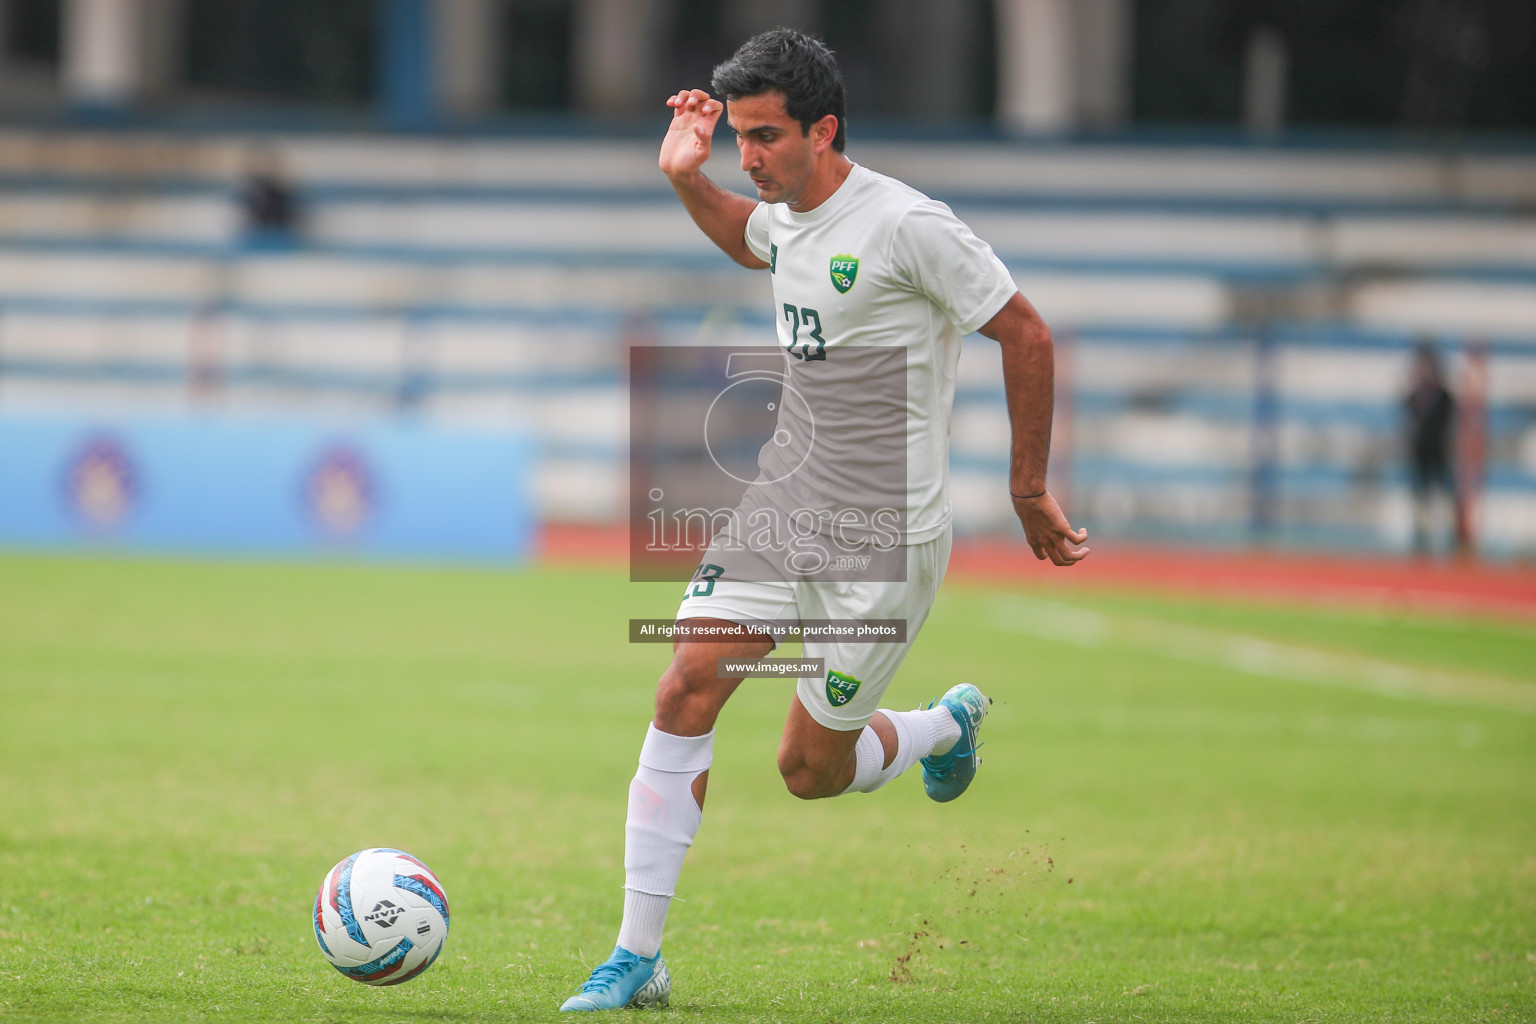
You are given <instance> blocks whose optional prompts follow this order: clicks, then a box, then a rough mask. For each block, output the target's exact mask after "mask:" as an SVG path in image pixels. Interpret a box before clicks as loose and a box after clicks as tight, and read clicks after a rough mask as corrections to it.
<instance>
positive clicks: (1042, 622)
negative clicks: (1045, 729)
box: [992, 595, 1536, 714]
mask: <svg viewBox="0 0 1536 1024" xmlns="http://www.w3.org/2000/svg"><path fill="white" fill-rule="evenodd" d="M992 624H993V625H994V626H996V627H997V628H998V629H1001V630H1005V631H1007V632H1011V633H1027V634H1029V635H1031V636H1037V637H1041V638H1043V639H1046V640H1056V641H1060V642H1061V643H1068V644H1074V645H1076V646H1078V647H1088V648H1108V647H1119V648H1128V649H1132V650H1139V651H1145V652H1148V653H1151V654H1159V655H1163V656H1165V657H1170V658H1177V659H1180V660H1182V661H1193V662H1200V663H1202V664H1207V665H1219V666H1221V667H1223V668H1229V669H1233V670H1235V671H1239V672H1247V673H1249V674H1251V675H1256V676H1264V677H1266V678H1269V679H1283V680H1286V681H1287V682H1302V683H1313V684H1317V685H1322V686H1341V687H1347V688H1349V689H1355V690H1365V691H1368V692H1371V693H1379V694H1383V695H1385V696H1389V697H1398V698H1401V699H1404V700H1425V701H1434V702H1437V703H1453V704H1477V705H1481V706H1484V707H1497V708H1503V709H1505V710H1510V711H1522V712H1526V713H1529V714H1536V685H1531V686H1527V685H1522V684H1520V683H1517V682H1513V681H1511V680H1507V679H1497V678H1493V677H1490V676H1478V675H1467V674H1462V673H1453V672H1437V671H1433V670H1429V669H1419V668H1412V667H1410V666H1407V665H1398V664H1394V663H1392V662H1389V661H1379V660H1377V659H1375V658H1365V657H1360V656H1359V655H1353V654H1336V653H1334V652H1332V651H1320V650H1317V649H1316V648H1312V647H1300V646H1296V645H1294V644H1282V643H1276V642H1275V641H1273V640H1264V639H1262V638H1260V637H1256V636H1248V635H1247V634H1244V633H1227V632H1224V631H1222V630H1216V629H1206V628H1204V627H1201V626H1186V625H1183V624H1180V623H1173V622H1159V621H1157V620H1156V619H1144V618H1139V617H1135V616H1129V615H1109V614H1105V613H1103V612H1096V611H1091V610H1089V609H1087V608H1076V607H1073V606H1072V605H1068V604H1061V603H1059V602H1057V601H1046V600H1042V599H1040V598H1032V597H1022V596H1018V595H1009V596H1006V597H1000V598H998V599H997V601H996V603H995V605H994V608H993V614H992Z"/></svg>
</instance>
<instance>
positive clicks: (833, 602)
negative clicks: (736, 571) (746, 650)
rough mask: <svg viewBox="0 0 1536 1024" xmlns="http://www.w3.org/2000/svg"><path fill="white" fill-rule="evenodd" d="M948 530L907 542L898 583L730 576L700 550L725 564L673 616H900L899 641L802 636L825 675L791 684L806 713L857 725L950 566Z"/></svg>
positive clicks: (887, 681)
mask: <svg viewBox="0 0 1536 1024" xmlns="http://www.w3.org/2000/svg"><path fill="white" fill-rule="evenodd" d="M952 539H953V535H952V533H951V531H950V530H945V531H944V533H943V534H941V535H940V536H938V537H935V538H934V539H933V540H930V541H927V542H926V543H922V544H912V545H909V546H908V547H907V549H906V550H907V579H906V582H904V583H869V582H849V583H832V582H795V583H785V582H774V583H751V582H745V581H741V580H732V579H731V578H730V563H729V559H730V555H729V554H715V553H713V551H711V552H707V553H706V554H705V555H704V558H703V562H704V563H706V564H717V565H723V566H724V567H725V572H724V574H723V575H720V576H719V577H718V578H717V579H712V580H708V581H704V582H701V581H700V580H699V579H697V578H696V579H694V580H690V581H689V583H688V589H687V590H686V591H684V596H683V603H682V604H681V605H680V606H679V607H678V609H677V617H678V619H680V620H681V619H724V620H725V621H727V622H739V623H742V624H744V625H750V624H751V623H754V622H765V621H773V620H788V621H791V622H795V621H799V620H804V619H853V620H859V621H864V620H869V619H905V620H906V623H907V635H906V640H905V641H904V642H902V643H840V642H830V641H809V640H808V641H806V642H805V644H804V647H805V657H807V658H824V659H826V669H827V672H826V676H825V677H824V678H818V679H802V680H800V684H799V686H798V688H797V689H796V691H795V692H796V693H797V694H798V695H799V697H800V703H801V704H802V705H803V706H804V707H805V710H806V711H808V712H809V713H810V715H811V717H812V718H814V719H816V721H818V722H820V723H821V724H822V725H824V726H826V727H827V728H828V729H833V730H835V731H838V732H850V731H853V730H856V729H862V728H864V726H865V725H867V724H869V720H870V718H872V717H873V716H874V714H875V711H876V710H878V709H879V706H880V698H881V697H882V696H884V694H885V690H886V687H888V686H890V685H891V680H892V679H894V678H895V677H896V670H897V669H898V668H900V667H901V662H902V659H904V658H905V657H906V656H907V649H908V648H909V647H911V646H912V641H913V640H915V639H916V638H917V634H918V631H919V630H920V629H922V628H923V623H924V622H926V621H927V619H928V611H929V609H930V608H932V607H933V598H934V595H936V594H937V593H938V590H939V583H940V581H942V580H943V579H944V570H945V569H946V568H948V566H949V549H950V542H951V540H952Z"/></svg>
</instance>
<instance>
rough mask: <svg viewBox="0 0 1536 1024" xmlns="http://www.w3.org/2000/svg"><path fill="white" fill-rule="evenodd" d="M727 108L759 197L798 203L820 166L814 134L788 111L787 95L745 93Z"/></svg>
mask: <svg viewBox="0 0 1536 1024" xmlns="http://www.w3.org/2000/svg"><path fill="white" fill-rule="evenodd" d="M725 107H726V117H727V119H728V120H729V121H730V125H731V128H732V129H733V130H734V131H735V132H736V145H737V146H738V147H739V148H740V149H741V169H742V170H744V171H746V172H747V174H748V175H749V176H750V177H751V178H752V184H753V185H755V186H756V187H757V196H758V198H759V199H761V200H762V201H763V202H765V203H789V204H790V205H791V206H794V205H795V204H796V202H797V201H798V200H799V199H800V197H801V196H802V195H804V193H805V191H806V186H807V185H808V184H809V183H810V180H811V172H812V171H813V170H814V169H815V166H816V161H815V149H814V144H813V141H812V139H813V134H814V133H807V132H806V131H805V130H804V129H802V128H801V127H800V122H799V121H796V120H795V119H794V118H792V117H790V116H789V114H787V113H785V111H784V96H783V95H782V94H781V93H778V92H765V93H761V94H759V95H757V96H744V97H742V98H741V99H739V100H732V101H730V102H728V103H726V105H725Z"/></svg>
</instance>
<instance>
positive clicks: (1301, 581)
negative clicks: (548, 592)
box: [538, 524, 1536, 621]
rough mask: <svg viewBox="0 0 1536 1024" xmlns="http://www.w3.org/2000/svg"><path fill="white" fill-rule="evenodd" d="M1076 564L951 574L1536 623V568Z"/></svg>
mask: <svg viewBox="0 0 1536 1024" xmlns="http://www.w3.org/2000/svg"><path fill="white" fill-rule="evenodd" d="M627 541H628V535H627V533H626V531H625V530H624V528H623V527H622V526H618V527H615V526H598V527H593V526H575V525H559V524H556V525H549V526H546V527H545V528H544V530H543V531H542V533H541V535H540V540H539V555H538V557H539V561H540V562H541V563H543V564H546V565H594V566H610V567H611V566H620V565H624V564H626V562H627V560H628V543H627ZM1089 546H1090V547H1091V548H1092V549H1093V550H1092V553H1091V554H1090V555H1089V556H1088V557H1087V558H1086V559H1084V560H1083V561H1082V562H1080V563H1078V564H1077V565H1074V566H1071V567H1070V568H1060V567H1057V566H1053V565H1051V564H1050V563H1048V562H1040V561H1037V560H1036V559H1035V557H1034V555H1033V554H1032V553H1031V552H1030V550H1029V549H1028V548H1027V547H1025V546H1024V544H1023V542H1022V540H1014V539H1009V538H991V539H989V538H968V539H966V540H964V541H957V542H956V544H955V550H954V554H953V556H952V557H951V558H950V563H949V575H950V577H951V578H954V579H961V580H985V581H987V582H992V583H1013V584H1021V585H1024V586H1028V587H1031V588H1033V587H1057V586H1064V587H1070V588H1073V589H1076V588H1094V587H1107V588H1120V589H1134V590H1142V591H1155V592H1177V593H1182V594H1189V595H1195V596H1210V595H1213V594H1215V595H1224V596H1235V597H1243V598H1255V599H1259V598H1269V599H1280V600H1287V601H1308V602H1319V601H1320V602H1324V603H1328V604H1334V605H1340V604H1342V605H1349V606H1357V607H1370V608H1382V607H1387V608H1396V609H1402V610H1411V611H1421V612H1430V613H1452V614H1463V615H1496V616H1499V617H1501V618H1514V619H1519V620H1525V621H1536V567H1533V566H1530V565H1483V564H1478V563H1475V562H1464V561H1439V562H1435V561H1427V560H1415V559H1406V558H1387V557H1380V558H1362V557H1359V556H1343V555H1331V554H1318V553H1306V554H1290V553H1287V554H1273V553H1264V552H1250V551H1217V552H1206V551H1196V550H1189V549H1176V548H1149V547H1135V546H1130V545H1123V544H1112V543H1109V544H1106V543H1102V542H1101V543H1092V542H1090V545H1089Z"/></svg>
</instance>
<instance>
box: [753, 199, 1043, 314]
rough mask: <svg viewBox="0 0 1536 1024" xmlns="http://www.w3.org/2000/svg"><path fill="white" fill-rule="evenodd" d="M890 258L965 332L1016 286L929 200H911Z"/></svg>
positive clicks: (988, 252) (987, 250)
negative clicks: (914, 201) (913, 203)
mask: <svg viewBox="0 0 1536 1024" xmlns="http://www.w3.org/2000/svg"><path fill="white" fill-rule="evenodd" d="M749 234H750V231H749ZM764 258H766V257H764ZM891 261H892V263H893V264H894V265H895V267H896V268H897V270H898V271H899V272H900V273H901V274H902V275H903V276H905V277H906V279H907V280H909V281H910V282H911V283H912V286H913V288H914V289H916V290H917V291H918V292H920V293H922V294H923V295H926V296H928V298H929V299H931V300H932V301H933V303H934V305H936V306H938V307H939V308H940V309H942V310H944V312H945V313H947V314H948V315H949V318H950V320H951V321H953V322H954V325H955V326H956V327H958V328H959V329H960V330H961V332H962V333H965V334H969V333H971V332H972V331H974V330H976V329H977V328H979V327H982V326H983V325H985V324H986V322H987V321H988V320H991V319H992V318H993V317H994V316H996V315H997V313H998V310H1000V309H1002V308H1003V306H1004V305H1006V304H1007V302H1008V300H1009V299H1011V298H1013V295H1014V293H1015V292H1017V291H1018V290H1019V288H1018V285H1016V284H1014V282H1013V275H1012V274H1010V273H1008V268H1007V267H1005V266H1003V261H1002V260H1000V259H998V258H997V254H996V253H994V252H993V251H992V247H991V246H990V245H988V244H987V243H986V242H983V241H982V240H981V239H979V238H977V237H976V235H975V233H974V232H972V231H971V229H970V228H969V227H967V226H966V224H965V222H964V221H962V220H961V219H960V218H959V217H956V216H955V215H954V213H953V212H951V210H950V209H949V207H947V206H945V205H944V204H943V203H940V202H937V201H935V200H932V199H929V200H925V201H924V202H921V203H918V204H916V205H914V206H913V207H912V208H911V209H910V210H908V211H907V212H906V214H904V215H903V216H902V218H901V221H900V222H899V223H898V224H897V225H896V230H895V233H894V234H893V235H892V238H891Z"/></svg>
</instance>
